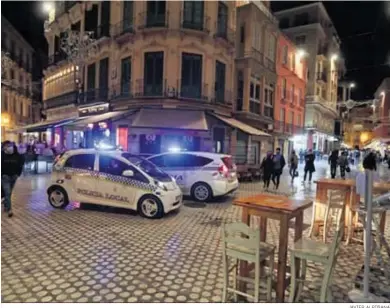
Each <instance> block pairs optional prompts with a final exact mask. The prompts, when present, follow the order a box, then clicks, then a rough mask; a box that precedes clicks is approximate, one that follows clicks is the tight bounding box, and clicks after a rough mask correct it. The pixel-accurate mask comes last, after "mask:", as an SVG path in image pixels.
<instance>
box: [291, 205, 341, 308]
mask: <svg viewBox="0 0 390 308" xmlns="http://www.w3.org/2000/svg"><path fill="white" fill-rule="evenodd" d="M344 213H345V210H343V211H342V213H341V215H339V217H338V222H337V226H338V228H337V232H336V235H335V236H334V238H333V240H332V242H331V243H329V244H326V243H322V242H319V241H313V240H310V239H300V240H299V241H297V242H295V243H294V244H293V247H292V248H291V249H290V258H291V261H290V263H291V288H290V296H289V302H291V303H292V302H296V301H298V300H299V298H300V295H301V293H302V290H303V286H304V282H305V280H306V269H307V261H313V262H319V263H322V264H323V265H324V268H325V272H324V276H323V279H322V283H321V293H320V302H321V303H324V302H325V301H326V300H328V302H332V300H331V294H330V293H329V285H330V282H331V278H332V275H333V272H334V268H335V265H336V262H337V256H338V253H339V249H340V243H341V240H342V238H343V233H344ZM296 259H299V260H300V261H301V273H297V272H296ZM297 274H298V275H297Z"/></svg>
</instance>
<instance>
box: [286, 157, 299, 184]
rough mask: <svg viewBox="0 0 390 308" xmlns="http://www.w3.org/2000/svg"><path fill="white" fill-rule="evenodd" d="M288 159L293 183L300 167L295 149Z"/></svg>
mask: <svg viewBox="0 0 390 308" xmlns="http://www.w3.org/2000/svg"><path fill="white" fill-rule="evenodd" d="M288 161H289V163H290V176H291V183H292V182H294V178H295V176H296V173H297V168H298V156H297V154H296V153H295V150H292V151H291V154H290V157H289V159H288Z"/></svg>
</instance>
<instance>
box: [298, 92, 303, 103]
mask: <svg viewBox="0 0 390 308" xmlns="http://www.w3.org/2000/svg"><path fill="white" fill-rule="evenodd" d="M301 100H302V89H298V104H301Z"/></svg>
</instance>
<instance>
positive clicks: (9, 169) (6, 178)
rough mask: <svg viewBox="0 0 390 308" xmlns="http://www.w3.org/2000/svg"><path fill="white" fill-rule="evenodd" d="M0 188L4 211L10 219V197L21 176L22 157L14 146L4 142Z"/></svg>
mask: <svg viewBox="0 0 390 308" xmlns="http://www.w3.org/2000/svg"><path fill="white" fill-rule="evenodd" d="M1 154H2V155H1V186H2V190H3V192H4V210H5V212H7V213H8V217H12V215H13V213H12V206H11V196H12V191H13V189H14V187H15V183H16V181H17V179H18V177H19V176H20V175H21V174H22V170H23V164H24V157H23V155H20V154H19V153H18V149H17V147H16V145H15V144H13V143H12V142H10V141H5V142H4V150H2V153H1Z"/></svg>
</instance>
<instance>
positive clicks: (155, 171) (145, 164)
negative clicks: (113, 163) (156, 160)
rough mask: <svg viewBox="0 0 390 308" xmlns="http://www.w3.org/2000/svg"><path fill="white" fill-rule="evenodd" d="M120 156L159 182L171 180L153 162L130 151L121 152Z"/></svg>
mask: <svg viewBox="0 0 390 308" xmlns="http://www.w3.org/2000/svg"><path fill="white" fill-rule="evenodd" d="M122 157H124V158H126V159H127V160H128V161H129V162H131V163H132V164H133V165H135V166H137V167H138V168H140V169H141V170H142V171H143V172H145V173H146V174H147V175H149V176H151V177H152V178H154V179H156V180H158V181H160V182H171V181H172V178H171V177H170V176H169V175H168V174H167V173H165V172H164V171H162V170H161V169H160V168H158V167H157V166H156V165H155V164H153V163H152V162H150V161H148V160H146V159H143V158H142V157H140V156H136V155H133V154H130V153H122Z"/></svg>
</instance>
